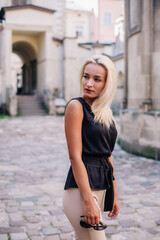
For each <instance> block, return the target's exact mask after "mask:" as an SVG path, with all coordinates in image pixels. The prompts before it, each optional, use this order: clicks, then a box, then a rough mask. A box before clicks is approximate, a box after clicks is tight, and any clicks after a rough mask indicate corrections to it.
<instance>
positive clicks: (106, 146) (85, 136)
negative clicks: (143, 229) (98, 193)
mask: <svg viewBox="0 0 160 240" xmlns="http://www.w3.org/2000/svg"><path fill="white" fill-rule="evenodd" d="M72 100H78V101H79V102H80V103H81V104H82V106H83V122H82V160H83V162H84V165H85V167H86V170H87V173H88V178H89V183H90V187H91V189H93V190H104V189H106V190H107V191H106V198H105V205H104V211H111V210H112V208H113V201H114V192H113V179H114V178H113V168H112V165H111V163H110V161H109V160H108V157H110V156H111V153H112V151H113V149H114V146H115V142H116V137H117V130H116V127H115V123H114V122H112V124H111V125H110V128H107V127H106V126H105V125H104V124H101V123H99V122H95V121H94V114H93V112H92V110H91V107H90V106H89V104H88V103H87V102H86V101H85V100H84V99H83V98H82V97H79V98H73V99H71V100H70V101H72ZM77 187H78V186H77V184H76V181H75V179H74V176H73V172H72V167H71V166H70V169H69V172H68V176H67V179H66V183H65V187H64V189H65V190H66V189H69V188H77Z"/></svg>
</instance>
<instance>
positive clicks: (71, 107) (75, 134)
mask: <svg viewBox="0 0 160 240" xmlns="http://www.w3.org/2000/svg"><path fill="white" fill-rule="evenodd" d="M82 121H83V108H82V105H81V103H80V102H78V101H77V100H72V101H71V102H70V103H69V104H68V106H67V108H66V112H65V134H66V140H67V145H68V152H69V158H70V161H71V165H72V170H73V175H74V178H75V181H76V183H77V185H78V188H79V190H80V192H81V195H82V198H83V201H84V216H85V221H86V222H87V223H89V224H99V220H100V211H99V208H98V207H97V205H96V203H95V201H94V197H93V195H92V192H91V188H90V185H89V180H88V174H87V171H86V168H85V165H84V163H83V161H82Z"/></svg>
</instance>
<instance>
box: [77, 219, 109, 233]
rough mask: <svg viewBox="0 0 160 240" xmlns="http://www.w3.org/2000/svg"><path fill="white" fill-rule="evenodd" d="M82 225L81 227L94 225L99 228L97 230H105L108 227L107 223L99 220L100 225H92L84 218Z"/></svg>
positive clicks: (95, 228)
mask: <svg viewBox="0 0 160 240" xmlns="http://www.w3.org/2000/svg"><path fill="white" fill-rule="evenodd" d="M81 217H84V216H81ZM80 225H81V227H84V228H91V227H92V228H93V229H94V230H97V231H101V230H104V229H105V228H106V227H107V225H106V224H104V223H103V222H101V221H99V225H92V224H88V223H86V222H85V221H84V220H80Z"/></svg>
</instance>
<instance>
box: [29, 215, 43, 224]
mask: <svg viewBox="0 0 160 240" xmlns="http://www.w3.org/2000/svg"><path fill="white" fill-rule="evenodd" d="M40 220H41V219H40V218H39V217H34V216H31V217H26V221H28V222H29V223H38V222H40Z"/></svg>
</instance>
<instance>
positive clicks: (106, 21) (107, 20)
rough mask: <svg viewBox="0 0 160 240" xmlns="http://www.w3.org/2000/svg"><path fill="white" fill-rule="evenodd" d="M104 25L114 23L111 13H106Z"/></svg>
mask: <svg viewBox="0 0 160 240" xmlns="http://www.w3.org/2000/svg"><path fill="white" fill-rule="evenodd" d="M104 25H106V26H110V25H112V19H111V13H109V12H107V13H104Z"/></svg>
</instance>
